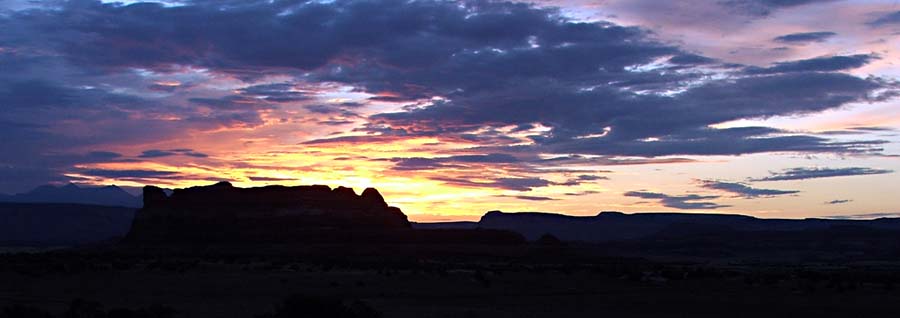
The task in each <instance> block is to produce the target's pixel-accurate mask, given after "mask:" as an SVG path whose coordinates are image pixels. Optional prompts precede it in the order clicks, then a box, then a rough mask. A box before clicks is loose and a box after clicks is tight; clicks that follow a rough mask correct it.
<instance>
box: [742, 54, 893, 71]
mask: <svg viewBox="0 0 900 318" xmlns="http://www.w3.org/2000/svg"><path fill="white" fill-rule="evenodd" d="M874 59H876V57H875V56H873V55H870V54H856V55H845V56H822V57H816V58H811V59H806V60H799V61H790V62H780V63H775V65H774V66H771V67H767V68H759V67H748V68H747V69H746V72H747V73H750V74H775V73H790V72H834V71H842V70H849V69H854V68H859V67H862V66H863V65H866V64H868V63H869V62H871V61H872V60H874Z"/></svg>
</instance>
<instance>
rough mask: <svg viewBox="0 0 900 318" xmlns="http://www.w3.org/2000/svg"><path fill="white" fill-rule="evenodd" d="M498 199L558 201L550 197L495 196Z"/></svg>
mask: <svg viewBox="0 0 900 318" xmlns="http://www.w3.org/2000/svg"><path fill="white" fill-rule="evenodd" d="M496 197H498V198H515V199H519V200H526V201H556V200H559V199H555V198H551V197H542V196H532V195H497V196H496Z"/></svg>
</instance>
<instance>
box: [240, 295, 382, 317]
mask: <svg viewBox="0 0 900 318" xmlns="http://www.w3.org/2000/svg"><path fill="white" fill-rule="evenodd" d="M296 317H310V318H319V317H322V318H380V317H381V313H379V312H378V311H376V310H375V309H372V308H371V307H369V306H368V305H366V304H365V303H363V302H361V301H358V300H356V301H344V300H341V299H339V298H329V297H322V296H315V295H292V296H290V297H288V298H287V299H285V300H284V301H283V302H282V303H281V304H278V305H277V306H276V307H275V312H273V313H267V314H262V315H259V316H256V318H296Z"/></svg>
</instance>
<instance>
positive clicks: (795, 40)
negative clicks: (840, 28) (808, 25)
mask: <svg viewBox="0 0 900 318" xmlns="http://www.w3.org/2000/svg"><path fill="white" fill-rule="evenodd" d="M835 35H837V33H834V32H827V31H822V32H801V33H791V34H785V35H782V36H779V37H776V38H774V39H772V40H773V41H775V42H779V43H787V44H806V43H811V42H824V41H825V40H827V39H829V38H831V37H833V36H835Z"/></svg>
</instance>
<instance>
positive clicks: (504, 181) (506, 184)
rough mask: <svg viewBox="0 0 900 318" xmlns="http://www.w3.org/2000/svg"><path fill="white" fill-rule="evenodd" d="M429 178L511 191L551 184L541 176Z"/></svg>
mask: <svg viewBox="0 0 900 318" xmlns="http://www.w3.org/2000/svg"><path fill="white" fill-rule="evenodd" d="M431 179H432V180H436V181H441V182H444V183H446V184H450V185H455V186H461V187H474V188H494V189H504V190H513V191H531V189H532V188H540V187H546V186H549V185H552V184H553V182H551V181H548V180H544V179H541V178H496V179H491V180H486V181H475V180H471V179H466V178H452V177H432V178H431Z"/></svg>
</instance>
